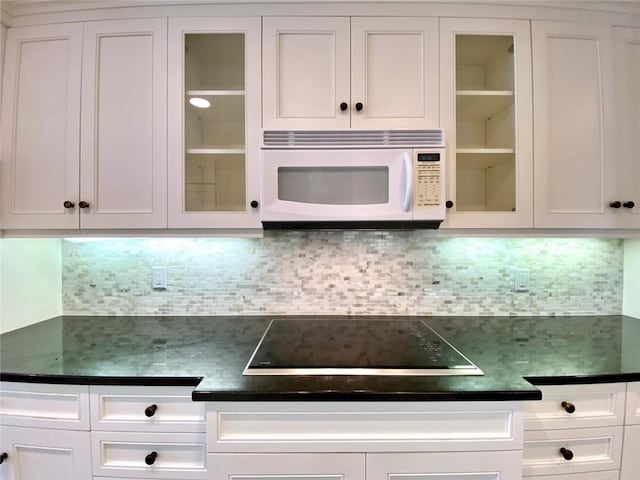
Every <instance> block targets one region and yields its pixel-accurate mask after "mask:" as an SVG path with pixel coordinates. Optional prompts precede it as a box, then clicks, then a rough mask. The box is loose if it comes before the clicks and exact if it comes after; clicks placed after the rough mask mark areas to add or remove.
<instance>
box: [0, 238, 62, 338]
mask: <svg viewBox="0 0 640 480" xmlns="http://www.w3.org/2000/svg"><path fill="white" fill-rule="evenodd" d="M61 243H62V241H61V240H60V239H7V238H3V239H0V333H4V332H8V331H10V330H14V329H16V328H20V327H23V326H25V325H29V324H32V323H35V322H38V321H40V320H45V319H47V318H50V317H54V316H56V315H60V314H61V313H62V299H61V295H60V292H61V291H62V256H61Z"/></svg>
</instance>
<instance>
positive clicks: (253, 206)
mask: <svg viewBox="0 0 640 480" xmlns="http://www.w3.org/2000/svg"><path fill="white" fill-rule="evenodd" d="M249 205H251V208H258V206H259V205H260V204H259V203H258V201H257V200H251V203H250V204H249Z"/></svg>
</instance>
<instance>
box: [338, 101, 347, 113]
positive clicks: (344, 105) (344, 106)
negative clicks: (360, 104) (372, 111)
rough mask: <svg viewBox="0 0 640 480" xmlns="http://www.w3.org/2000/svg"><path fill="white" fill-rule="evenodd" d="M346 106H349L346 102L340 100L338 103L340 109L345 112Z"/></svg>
mask: <svg viewBox="0 0 640 480" xmlns="http://www.w3.org/2000/svg"><path fill="white" fill-rule="evenodd" d="M347 108H349V104H348V103H347V102H342V103H341V104H340V110H342V111H343V112H346V111H347Z"/></svg>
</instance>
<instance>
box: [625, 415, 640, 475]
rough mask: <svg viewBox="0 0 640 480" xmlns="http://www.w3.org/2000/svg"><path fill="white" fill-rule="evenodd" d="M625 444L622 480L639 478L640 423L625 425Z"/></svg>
mask: <svg viewBox="0 0 640 480" xmlns="http://www.w3.org/2000/svg"><path fill="white" fill-rule="evenodd" d="M623 444H624V450H623V452H622V470H621V472H620V480H638V478H640V425H633V426H627V427H625V429H624V442H623Z"/></svg>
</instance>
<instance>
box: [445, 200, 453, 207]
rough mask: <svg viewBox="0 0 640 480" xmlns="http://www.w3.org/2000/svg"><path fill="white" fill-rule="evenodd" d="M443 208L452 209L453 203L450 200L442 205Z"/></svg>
mask: <svg viewBox="0 0 640 480" xmlns="http://www.w3.org/2000/svg"><path fill="white" fill-rule="evenodd" d="M444 206H445V207H447V208H453V202H452V201H451V200H447V201H446V202H445V204H444Z"/></svg>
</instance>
